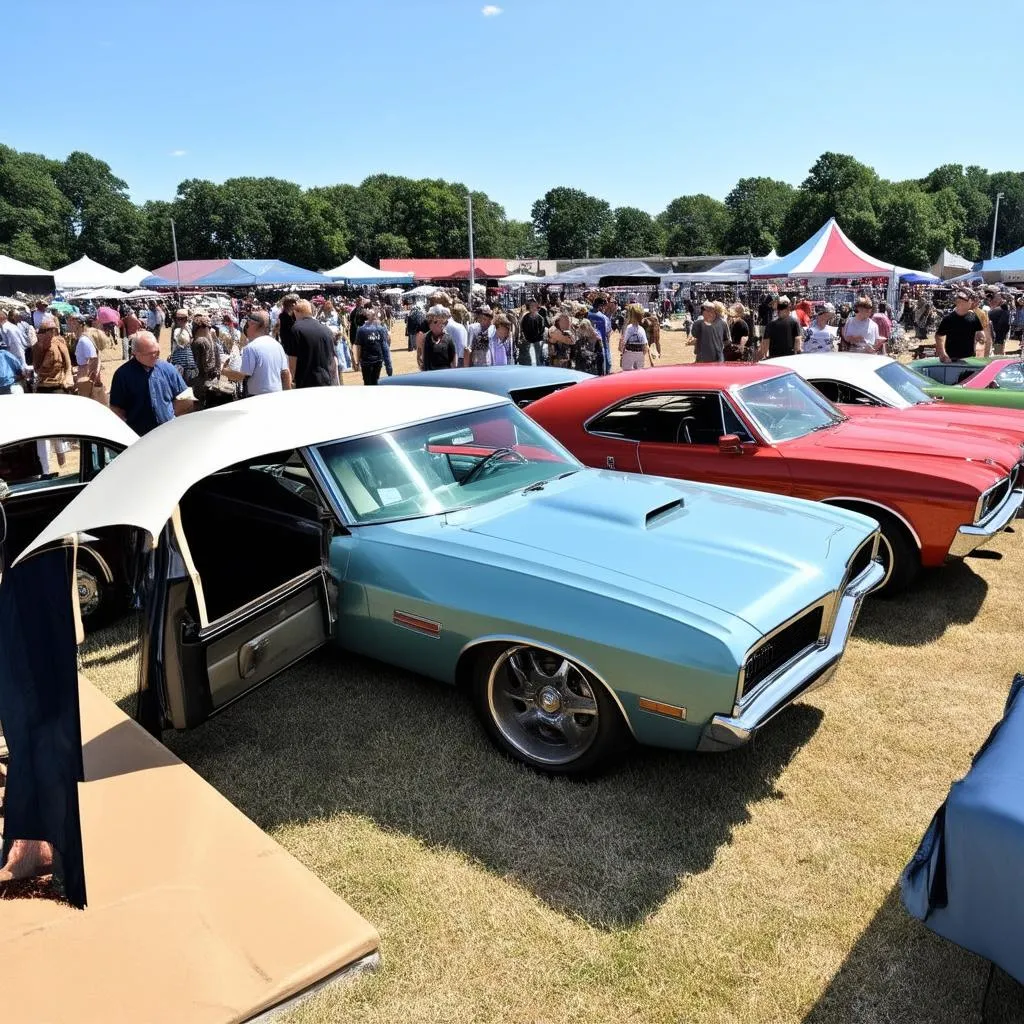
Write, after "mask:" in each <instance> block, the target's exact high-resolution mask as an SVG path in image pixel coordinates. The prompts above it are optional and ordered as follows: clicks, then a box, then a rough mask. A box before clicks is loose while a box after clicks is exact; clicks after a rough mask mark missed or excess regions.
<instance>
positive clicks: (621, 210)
mask: <svg viewBox="0 0 1024 1024" xmlns="http://www.w3.org/2000/svg"><path fill="white" fill-rule="evenodd" d="M614 217H615V222H614V227H613V229H612V230H611V231H610V232H608V237H607V241H603V242H602V249H601V255H602V256H607V257H616V256H622V257H626V258H629V257H634V256H637V257H639V256H656V255H658V254H660V253H663V252H664V251H665V232H664V231H663V230H662V228H661V225H660V224H658V222H657V221H656V220H655V219H654V218H653V217H652V216H651V215H650V214H649V213H647V212H646V211H645V210H640V209H638V208H637V207H635V206H620V207H618V209H616V211H615V213H614Z"/></svg>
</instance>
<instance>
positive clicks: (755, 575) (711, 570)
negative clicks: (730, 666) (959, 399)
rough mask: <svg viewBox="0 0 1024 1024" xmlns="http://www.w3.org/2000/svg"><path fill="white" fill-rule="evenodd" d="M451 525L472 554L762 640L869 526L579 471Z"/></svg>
mask: <svg viewBox="0 0 1024 1024" xmlns="http://www.w3.org/2000/svg"><path fill="white" fill-rule="evenodd" d="M448 521H449V525H450V526H457V527H459V528H460V529H461V531H463V533H464V534H465V535H466V536H465V542H466V543H467V544H471V545H472V546H476V547H483V548H486V549H489V550H490V551H492V552H494V553H497V552H499V551H502V552H504V553H505V554H508V553H510V550H511V549H513V548H514V549H515V550H516V553H517V554H518V556H519V557H520V558H527V559H529V560H531V561H534V562H535V563H538V564H539V565H542V566H544V567H545V568H548V567H551V566H554V565H556V564H557V565H560V566H562V567H565V565H566V564H567V563H568V562H571V563H574V564H575V568H576V571H577V572H578V573H579V574H581V575H584V576H590V577H591V578H595V579H600V580H602V581H605V582H609V583H611V584H613V585H616V586H617V587H618V588H619V589H622V590H625V591H628V592H629V593H630V595H631V596H636V595H638V594H642V593H644V592H645V588H646V587H654V588H657V589H659V590H661V591H663V592H664V591H668V592H669V593H670V594H675V595H679V596H681V597H685V598H687V599H689V600H691V601H697V602H700V603H702V604H704V605H709V606H713V607H715V608H717V609H719V610H720V611H724V612H727V613H729V614H731V615H734V616H737V617H738V618H741V619H743V620H744V621H745V622H746V623H748V624H749V625H751V626H753V627H754V628H755V629H756V630H758V631H759V632H761V633H766V632H768V631H769V630H771V629H774V628H775V627H776V626H778V625H779V623H780V622H783V621H784V620H785V619H787V618H789V617H790V616H791V615H793V614H795V613H796V612H798V611H800V610H801V609H802V608H805V607H806V606H807V605H809V604H811V603H812V602H813V601H815V600H817V599H818V598H820V597H822V596H823V595H825V594H826V593H828V592H830V591H832V590H835V589H837V588H838V587H839V586H840V585H841V584H842V583H843V581H844V578H845V575H846V566H847V562H848V561H849V559H850V557H851V556H852V555H853V553H854V552H855V551H856V549H857V548H858V547H859V546H860V544H861V543H862V542H863V541H864V540H865V539H867V538H868V537H869V536H870V535H871V533H872V532H873V530H874V529H875V526H876V524H875V523H874V521H873V520H871V519H868V518H867V517H865V516H861V515H858V514H857V513H855V512H848V511H846V510H843V509H836V508H831V507H828V506H825V505H819V504H815V503H812V502H806V501H801V500H799V499H796V498H786V497H780V496H776V495H768V494H765V495H762V494H757V493H754V492H751V491H743V490H738V489H735V488H731V487H716V486H712V485H705V484H694V483H689V482H686V481H680V480H668V479H663V478H661V477H641V476H636V475H630V474H623V473H613V472H608V471H604V470H581V471H579V472H577V473H575V474H573V475H572V476H570V477H568V478H565V479H562V480H556V481H551V482H549V483H548V484H547V486H545V487H544V489H543V490H537V491H534V492H532V493H525V494H522V495H520V496H517V500H508V499H503V500H501V501H496V502H492V503H490V504H488V505H484V506H480V507H477V508H474V509H467V510H464V511H462V512H459V513H454V514H452V515H450V516H449V517H448ZM555 560H557V562H556V561H555Z"/></svg>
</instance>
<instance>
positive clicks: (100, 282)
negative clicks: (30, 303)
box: [53, 256, 121, 292]
mask: <svg viewBox="0 0 1024 1024" xmlns="http://www.w3.org/2000/svg"><path fill="white" fill-rule="evenodd" d="M53 280H54V284H55V285H56V286H57V288H58V290H60V291H62V292H72V291H84V290H85V289H87V288H120V286H121V275H120V274H119V273H118V272H117V271H116V270H111V269H110V267H105V266H103V264H102V263H97V262H96V261H95V260H91V259H89V257H88V256H83V257H82V258H81V259H78V260H75V262H74V263H69V264H68V265H67V266H66V267H60V268H59V269H57V270H55V271H54V272H53Z"/></svg>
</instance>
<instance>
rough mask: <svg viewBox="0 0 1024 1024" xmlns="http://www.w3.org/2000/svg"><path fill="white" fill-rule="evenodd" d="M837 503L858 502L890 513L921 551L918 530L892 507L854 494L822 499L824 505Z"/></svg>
mask: <svg viewBox="0 0 1024 1024" xmlns="http://www.w3.org/2000/svg"><path fill="white" fill-rule="evenodd" d="M837 501H857V502H860V504H861V505H873V506H874V507H875V508H880V509H881V510H882V511H883V512H888V513H889V515H891V516H894V517H895V518H896V519H898V520H899V521H900V522H901V523H902V524H903V525H904V526H905V527H906V528H907V529H908V530H909V531H910V536H911V537H913V538H914V543H915V544H916V545H917V546H918V549H920V547H921V538H920V536H919V535H918V532H917V530H915V529H914V527H913V526H912V525H911V522H910V520H909V519H907V517H906V516H905V515H903V514H902V513H900V512H897V511H896V509H894V508H892V506H890V505H883V504H882V503H881V502H880V501H872V500H871V499H870V498H861V497H858V496H856V495H853V494H836V495H833V496H832V497H831V498H822V499H821V503H822V505H834V504H835V503H836V502H837ZM852 511H854V512H856V511H857V510H856V509H853V510H852Z"/></svg>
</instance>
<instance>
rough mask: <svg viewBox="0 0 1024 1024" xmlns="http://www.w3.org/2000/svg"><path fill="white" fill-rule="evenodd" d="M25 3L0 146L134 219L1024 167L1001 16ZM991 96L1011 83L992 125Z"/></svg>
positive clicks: (420, 0) (526, 5)
mask: <svg viewBox="0 0 1024 1024" xmlns="http://www.w3.org/2000/svg"><path fill="white" fill-rule="evenodd" d="M8 6H9V9H8V10H6V11H5V15H4V27H5V30H6V31H5V33H4V35H5V38H6V40H7V41H8V43H10V41H12V40H22V41H24V42H25V44H26V45H22V46H10V45H8V46H6V47H5V60H4V74H3V85H2V86H0V90H2V94H3V102H2V103H0V140H2V141H3V142H4V143H6V144H8V145H11V146H14V147H15V148H17V149H21V150H30V151H33V152H42V153H45V154H47V155H48V156H53V157H63V156H65V155H66V154H67V153H69V152H71V151H72V150H74V149H83V150H86V151H88V152H91V153H93V154H94V155H95V156H98V157H100V158H102V159H104V160H106V161H107V162H108V163H109V164H110V165H111V167H112V168H113V170H114V172H115V173H116V174H117V175H119V176H120V177H122V178H124V179H125V180H126V181H127V182H128V184H129V187H130V189H131V193H132V196H133V198H135V199H136V200H138V201H142V200H145V199H161V198H162V199H170V198H172V197H173V195H174V191H175V188H176V187H177V184H178V182H179V181H181V180H183V179H185V178H209V179H212V180H214V181H222V180H223V179H225V178H229V177H233V176H237V175H275V176H278V177H282V178H287V179H289V180H292V181H297V182H299V183H300V184H302V185H307V186H308V185H326V184H334V183H337V182H351V183H358V182H359V181H361V180H362V179H363V178H364V177H366V176H367V175H368V174H373V173H377V172H380V171H386V172H389V173H393V174H403V175H408V176H411V177H440V178H446V179H449V180H456V181H463V182H465V183H466V184H468V185H469V186H470V187H471V188H474V189H482V190H483V191H485V192H487V193H488V194H489V195H490V196H491V197H492V198H493V199H495V200H497V201H498V202H500V203H502V204H503V205H504V207H505V209H506V212H507V213H508V214H509V216H512V217H519V218H527V217H528V216H529V212H530V207H531V205H532V203H533V202H534V200H535V199H537V198H539V197H540V196H541V195H543V193H544V192H545V191H546V190H547V189H548V188H550V187H552V186H555V185H572V186H576V187H578V188H582V189H584V190H586V191H587V192H590V193H592V194H594V195H597V196H600V197H601V198H604V199H607V200H608V201H609V202H610V203H611V204H612V205H613V206H619V205H632V206H640V207H642V208H644V209H647V210H649V211H651V212H652V213H657V212H659V211H660V210H662V209H663V208H664V207H665V206H666V204H667V203H668V202H669V201H670V200H671V199H673V198H674V197H675V196H678V195H684V194H689V193H696V192H706V193H708V194H709V195H712V196H715V197H717V198H724V197H725V195H726V193H727V192H728V191H729V189H730V188H731V187H732V185H733V184H734V183H735V182H736V180H737V179H738V178H740V177H744V176H750V175H768V176H771V177H774V178H781V179H783V180H786V181H789V182H792V183H793V184H794V185H796V184H799V183H800V181H801V180H802V179H803V178H804V177H805V175H806V173H807V170H808V168H809V167H810V165H811V164H812V163H813V161H814V160H815V159H816V158H817V156H818V155H819V154H821V153H822V152H824V151H826V150H830V149H832V150H838V151H840V152H846V153H852V154H853V155H855V156H856V157H858V159H860V160H863V161H864V162H866V163H869V164H871V165H872V166H874V167H875V168H876V169H877V170H878V171H879V173H880V174H882V175H883V176H884V177H888V178H906V177H917V176H921V175H923V174H925V173H927V172H928V171H929V170H931V169H932V168H933V167H936V166H938V165H939V164H943V163H963V164H971V163H976V164H980V165H982V166H985V167H988V168H989V169H990V170H1007V169H1017V168H1020V167H1021V166H1022V165H1024V141H1022V137H1021V136H1020V134H1019V133H1014V132H1007V131H1006V130H1005V124H1004V125H1003V126H1001V127H1000V128H999V129H998V130H995V131H993V130H992V129H991V126H990V125H989V123H988V122H987V121H986V120H984V119H977V120H976V122H975V123H974V124H973V125H972V124H968V123H967V122H965V121H964V118H965V115H966V112H967V110H968V109H970V108H972V107H974V108H977V107H978V106H979V104H980V105H981V106H983V107H988V106H989V105H990V103H991V104H992V105H993V106H997V103H996V100H997V97H998V96H999V95H1003V96H1006V95H1007V93H1006V91H1005V89H1007V88H1010V87H1011V83H1013V82H1014V81H1016V79H1017V77H1018V70H1017V68H1016V67H1015V66H1014V57H1013V54H1012V52H1011V50H1010V48H1009V45H1007V47H1006V48H1004V49H1003V50H1002V51H999V50H998V48H997V46H998V43H999V40H1000V38H1001V37H1000V34H999V30H998V25H999V24H1000V23H1001V21H1002V22H1003V23H1004V26H1005V28H1006V30H1007V31H1010V30H1012V28H1013V26H1012V25H1009V24H1005V19H1006V17H1007V11H1008V10H1009V8H1007V7H1006V5H1005V4H996V3H994V2H990V0H980V2H977V3H975V4H973V5H971V6H970V7H965V6H964V5H962V4H954V3H952V2H948V0H934V2H932V3H930V4H928V5H927V7H924V6H919V5H918V4H912V3H909V2H906V0H890V2H885V3H883V2H876V0H859V2H858V3H856V4H844V5H838V4H837V5H833V4H829V3H815V2H812V0H791V2H789V3H786V4H782V5H779V4H769V3H757V2H752V0H729V2H719V3H712V4H708V3H706V2H703V3H700V4H697V3H691V2H690V0H628V2H622V0H614V2H613V0H497V2H496V4H495V5H492V6H491V7H489V8H488V7H485V6H484V5H483V4H482V3H480V2H479V0H477V2H472V0H365V2H362V3H357V2H353V0H334V2H330V0H295V2H293V3H290V4H281V3H277V2H271V0H246V2H245V3H241V2H238V0H204V2H201V0H174V2H173V3H171V4H167V3H152V2H150V0H90V2H88V3H81V2H80V0H40V2H37V3H21V4H11V5H8ZM485 11H488V12H489V13H485ZM1011 34H1012V33H1011ZM965 39H969V40H970V42H969V43H965ZM1007 43H1008V44H1009V38H1007ZM51 52H52V57H53V59H50V58H48V57H47V56H46V55H47V53H51ZM1000 53H1001V56H1000ZM1000 67H1002V69H1003V70H1000ZM44 69H45V70H44ZM90 71H91V72H92V73H90ZM986 82H989V83H990V84H992V85H993V86H995V85H997V84H998V83H1000V82H1003V83H1006V84H1005V85H1004V86H1001V87H998V88H992V89H991V90H989V88H987V87H985V88H984V89H983V91H984V93H985V94H987V95H988V96H989V97H990V100H986V101H985V102H984V103H981V101H979V100H976V99H975V97H977V96H978V95H979V93H978V91H977V88H978V86H979V85H982V86H984V84H985V83H986ZM11 83H18V84H16V85H14V86H13V87H12V85H11ZM1014 88H1020V87H1019V86H1014ZM19 97H20V98H21V102H19ZM12 101H13V102H12Z"/></svg>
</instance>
